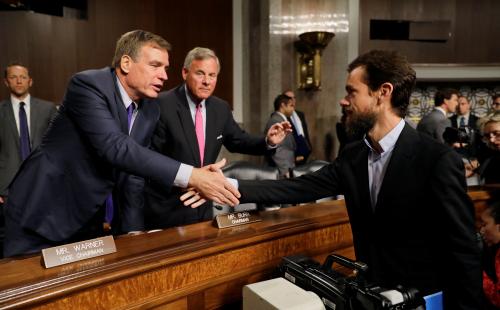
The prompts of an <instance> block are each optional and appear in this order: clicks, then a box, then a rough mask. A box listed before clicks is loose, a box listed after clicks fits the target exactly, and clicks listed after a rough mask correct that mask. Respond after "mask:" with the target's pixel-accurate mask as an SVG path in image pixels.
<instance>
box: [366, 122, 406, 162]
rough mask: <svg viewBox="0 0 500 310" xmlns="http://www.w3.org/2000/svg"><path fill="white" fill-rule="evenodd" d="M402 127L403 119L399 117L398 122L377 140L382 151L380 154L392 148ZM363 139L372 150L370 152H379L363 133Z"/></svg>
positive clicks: (403, 124)
mask: <svg viewBox="0 0 500 310" xmlns="http://www.w3.org/2000/svg"><path fill="white" fill-rule="evenodd" d="M404 127H405V121H404V120H403V119H401V120H400V121H399V123H398V124H397V125H396V126H395V127H394V128H393V129H391V131H389V132H388V133H387V134H386V135H385V136H384V137H383V138H382V139H380V141H378V144H379V145H380V147H381V148H382V152H381V153H380V154H383V153H386V152H388V151H391V150H392V149H393V148H394V146H395V145H396V142H397V141H398V138H399V136H400V135H401V132H402V131H403V128H404ZM364 141H365V144H366V145H368V147H369V148H370V150H372V152H375V153H377V154H378V153H379V152H378V151H377V150H375V149H374V148H373V146H372V145H371V143H370V141H369V139H368V136H367V135H365V137H364Z"/></svg>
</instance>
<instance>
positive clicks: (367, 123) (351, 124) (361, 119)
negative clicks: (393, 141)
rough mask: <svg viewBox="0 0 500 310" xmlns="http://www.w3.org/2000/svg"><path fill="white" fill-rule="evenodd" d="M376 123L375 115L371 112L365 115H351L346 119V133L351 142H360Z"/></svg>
mask: <svg viewBox="0 0 500 310" xmlns="http://www.w3.org/2000/svg"><path fill="white" fill-rule="evenodd" d="M376 121H377V114H376V113H375V112H373V111H368V112H365V113H351V114H350V115H349V116H347V119H346V133H347V136H348V137H349V138H350V139H352V140H360V139H362V138H363V136H364V135H365V134H366V133H368V131H370V129H372V128H373V126H374V125H375V122H376Z"/></svg>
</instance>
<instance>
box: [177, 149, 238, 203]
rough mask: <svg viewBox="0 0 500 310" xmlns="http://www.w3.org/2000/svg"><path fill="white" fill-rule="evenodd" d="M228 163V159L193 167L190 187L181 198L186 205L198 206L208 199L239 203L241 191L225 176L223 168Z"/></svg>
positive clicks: (218, 201) (217, 201)
mask: <svg viewBox="0 0 500 310" xmlns="http://www.w3.org/2000/svg"><path fill="white" fill-rule="evenodd" d="M225 165H226V159H225V158H224V159H222V160H221V161H219V162H217V163H215V164H211V165H207V166H204V167H202V168H193V172H192V173H191V177H190V178H189V183H188V189H187V191H186V193H184V194H183V195H182V196H181V197H180V199H181V201H182V202H183V203H184V205H185V206H190V207H191V208H197V207H199V206H201V205H202V204H204V203H205V202H206V201H207V200H213V201H214V202H216V203H218V204H222V205H229V206H232V207H234V206H236V205H238V204H239V203H240V202H239V200H238V199H239V198H240V197H241V195H240V192H239V191H238V190H237V189H236V188H235V187H234V186H233V185H232V184H231V183H230V182H229V181H228V180H227V179H226V177H224V175H223V174H222V170H221V168H222V167H224V166H225Z"/></svg>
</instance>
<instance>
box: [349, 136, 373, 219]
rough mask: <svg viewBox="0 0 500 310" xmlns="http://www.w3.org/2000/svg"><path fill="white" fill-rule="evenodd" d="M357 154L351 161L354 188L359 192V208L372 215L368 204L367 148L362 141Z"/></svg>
mask: <svg viewBox="0 0 500 310" xmlns="http://www.w3.org/2000/svg"><path fill="white" fill-rule="evenodd" d="M361 143H362V145H361V147H360V150H359V152H357V153H356V155H355V156H354V157H353V159H352V161H351V166H352V170H353V172H354V179H355V180H356V188H357V189H358V190H359V195H360V197H361V198H360V200H361V208H362V209H363V211H366V212H368V213H370V214H371V213H372V210H373V208H371V203H370V189H369V183H368V146H367V145H365V143H364V142H363V141H362V142H361Z"/></svg>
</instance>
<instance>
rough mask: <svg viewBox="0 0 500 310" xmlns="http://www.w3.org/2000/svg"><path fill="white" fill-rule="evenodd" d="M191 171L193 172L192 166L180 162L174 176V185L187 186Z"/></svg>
mask: <svg viewBox="0 0 500 310" xmlns="http://www.w3.org/2000/svg"><path fill="white" fill-rule="evenodd" d="M191 173H193V166H190V165H186V164H183V163H181V165H180V167H179V171H177V175H176V176H175V180H174V186H177V187H180V188H187V187H188V184H189V178H191Z"/></svg>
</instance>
